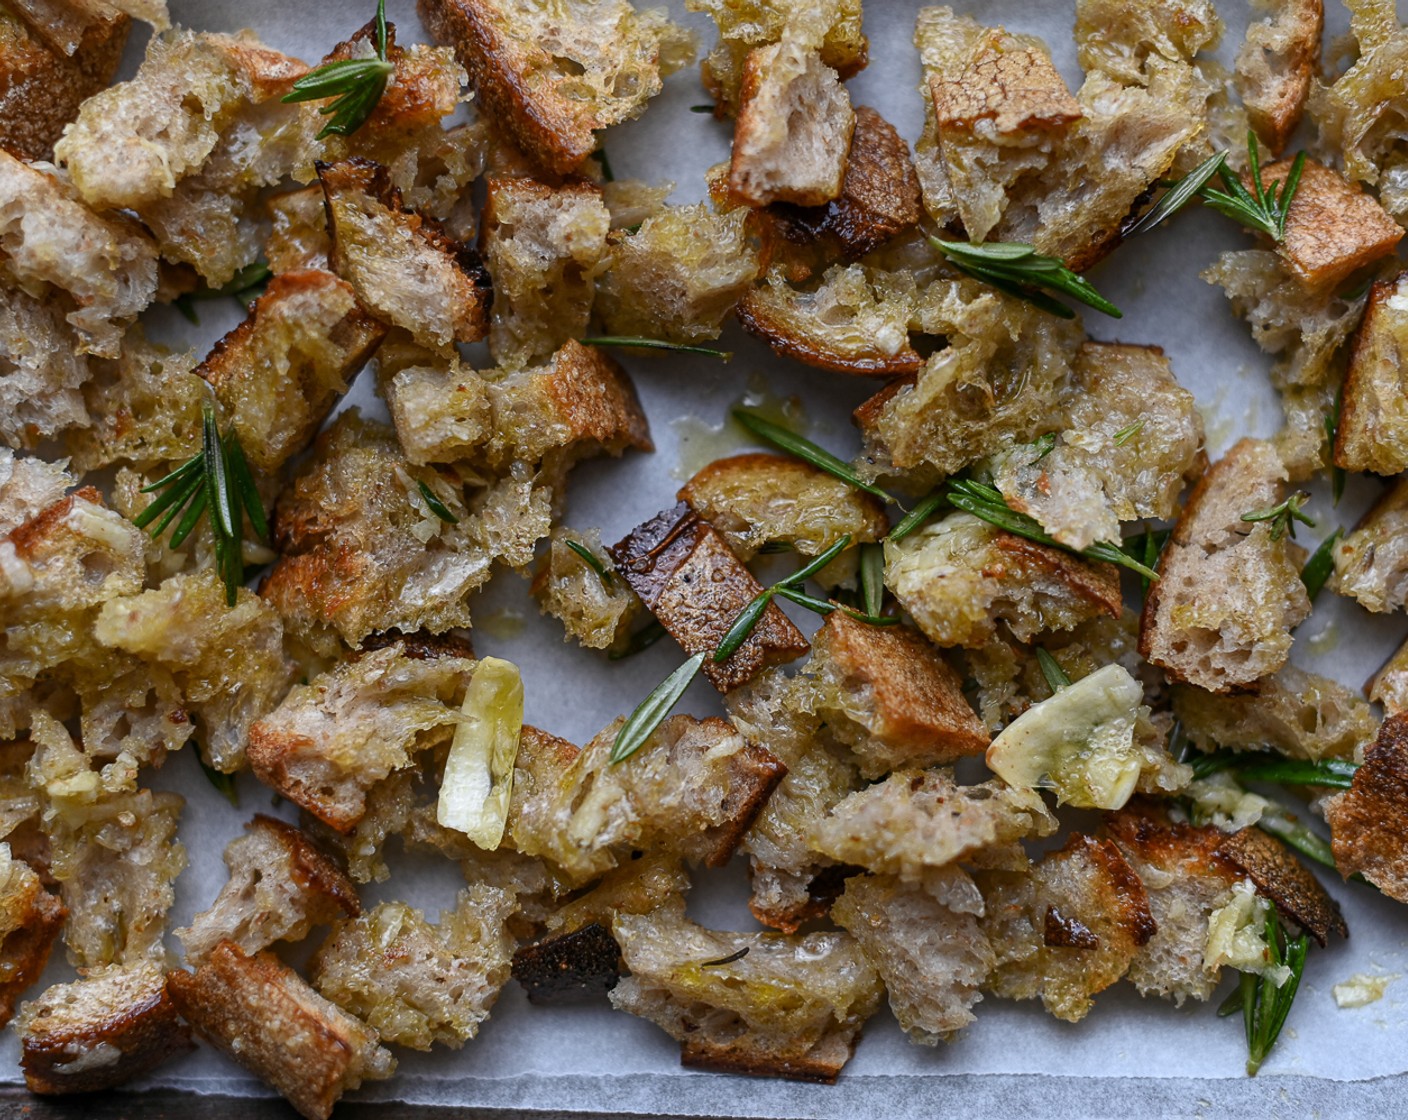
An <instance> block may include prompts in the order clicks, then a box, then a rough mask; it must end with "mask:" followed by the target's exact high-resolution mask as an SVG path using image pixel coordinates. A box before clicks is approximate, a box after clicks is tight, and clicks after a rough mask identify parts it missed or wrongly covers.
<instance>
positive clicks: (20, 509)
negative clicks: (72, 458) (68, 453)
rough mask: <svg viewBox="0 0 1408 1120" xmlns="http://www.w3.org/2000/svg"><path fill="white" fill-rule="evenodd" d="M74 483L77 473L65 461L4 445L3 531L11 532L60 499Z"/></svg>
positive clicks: (0, 452)
mask: <svg viewBox="0 0 1408 1120" xmlns="http://www.w3.org/2000/svg"><path fill="white" fill-rule="evenodd" d="M72 485H73V477H72V476H71V475H70V474H69V473H68V471H67V470H66V469H65V468H64V466H63V464H61V463H50V462H48V461H46V460H44V459H40V458H38V457H36V456H34V455H16V454H15V453H14V452H13V451H11V450H10V449H9V448H8V447H0V535H8V534H9V533H10V532H12V531H13V530H15V529H18V528H19V527H20V526H21V525H23V524H24V523H25V522H26V521H28V520H29V519H30V518H31V517H33V516H34V515H35V514H37V513H39V512H40V511H41V510H43V509H45V508H47V507H48V506H51V505H53V504H54V503H55V502H57V501H59V500H60V499H61V498H62V497H63V496H64V492H65V491H66V490H68V488H69V487H70V486H72Z"/></svg>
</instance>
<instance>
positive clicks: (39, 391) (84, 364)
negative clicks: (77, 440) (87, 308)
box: [0, 288, 91, 447]
mask: <svg viewBox="0 0 1408 1120" xmlns="http://www.w3.org/2000/svg"><path fill="white" fill-rule="evenodd" d="M64 312H65V309H64V308H63V307H62V306H60V305H59V304H58V303H57V302H56V301H50V302H47V303H46V302H43V301H41V300H38V299H35V298H34V297H33V296H30V295H27V294H25V293H24V292H21V291H16V290H12V289H10V288H3V289H0V442H3V443H6V444H8V445H9V446H11V447H36V446H38V445H39V444H40V443H42V442H43V441H44V440H46V439H50V438H52V437H54V436H56V435H58V434H59V433H60V432H62V431H64V430H65V429H67V428H76V427H83V426H84V425H86V424H87V423H88V413H87V411H86V409H85V408H84V404H83V394H82V392H81V391H80V390H81V387H82V385H83V383H84V382H85V381H87V380H88V378H89V377H90V376H91V371H90V369H89V363H88V360H87V359H86V358H85V357H84V356H83V355H82V354H80V353H79V352H78V348H79V342H78V336H77V335H76V334H75V333H74V331H73V328H72V327H70V326H69V324H68V322H67V321H66V320H65V318H64Z"/></svg>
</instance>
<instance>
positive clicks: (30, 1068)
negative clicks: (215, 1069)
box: [15, 961, 195, 1094]
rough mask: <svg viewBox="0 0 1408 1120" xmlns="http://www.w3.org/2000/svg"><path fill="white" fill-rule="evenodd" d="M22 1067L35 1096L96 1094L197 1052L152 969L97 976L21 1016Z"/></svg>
mask: <svg viewBox="0 0 1408 1120" xmlns="http://www.w3.org/2000/svg"><path fill="white" fill-rule="evenodd" d="M15 1025H16V1029H17V1030H18V1031H19V1034H20V1046H21V1055H20V1066H21V1067H22V1068H23V1070H24V1080H25V1084H26V1085H27V1086H28V1087H29V1091H30V1092H32V1093H45V1094H48V1093H95V1092H99V1091H101V1090H103V1089H113V1088H116V1087H117V1086H118V1085H121V1084H123V1083H124V1082H127V1081H131V1080H132V1079H133V1078H134V1077H140V1076H141V1075H142V1074H144V1073H148V1072H150V1071H151V1070H153V1069H155V1068H156V1067H157V1066H159V1065H161V1063H162V1062H164V1061H166V1060H167V1059H169V1058H174V1057H176V1056H177V1055H178V1054H184V1053H186V1052H187V1051H188V1050H194V1049H195V1044H194V1043H193V1042H192V1041H191V1032H190V1030H189V1029H188V1028H187V1026H186V1024H185V1023H183V1022H181V1019H180V1016H179V1015H178V1014H177V1011H176V1006H175V1004H173V1003H172V1001H171V998H170V996H169V995H168V994H167V989H166V976H165V974H164V972H163V970H162V968H161V967H160V966H159V965H157V964H154V963H152V962H150V961H144V962H142V963H140V964H134V965H128V966H123V967H119V966H116V965H113V966H109V967H106V968H100V969H96V970H94V971H92V972H90V973H88V974H87V975H86V976H84V977H83V978H82V979H80V980H76V981H74V982H73V983H71V984H55V985H54V986H53V987H52V988H49V989H48V990H47V991H46V992H44V994H43V995H41V996H40V997H39V998H38V999H36V1000H31V1001H30V1002H28V1003H26V1004H24V1005H23V1006H22V1007H21V1008H20V1015H19V1019H18V1020H17V1021H16V1024H15Z"/></svg>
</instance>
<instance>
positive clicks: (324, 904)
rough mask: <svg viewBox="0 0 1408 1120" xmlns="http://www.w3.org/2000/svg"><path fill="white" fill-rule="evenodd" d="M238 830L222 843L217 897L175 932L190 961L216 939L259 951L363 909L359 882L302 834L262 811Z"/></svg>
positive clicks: (199, 957) (201, 958) (210, 947)
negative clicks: (223, 875)
mask: <svg viewBox="0 0 1408 1120" xmlns="http://www.w3.org/2000/svg"><path fill="white" fill-rule="evenodd" d="M244 829H245V830H244V833H243V834H242V835H240V836H237V837H235V839H233V840H231V841H230V842H229V843H228V844H227V845H225V857H224V858H225V867H226V869H227V870H228V871H229V874H230V877H229V879H228V880H226V882H225V885H224V886H223V887H221V888H220V893H219V894H218V895H217V896H216V898H215V901H214V902H212V903H211V904H210V906H209V908H208V909H205V910H202V911H201V912H200V913H199V914H197V915H196V916H195V917H194V918H192V919H191V924H190V925H189V926H187V927H186V928H184V929H178V930H176V931H175V932H176V936H177V937H178V938H179V939H180V941H181V944H182V945H183V946H185V949H186V960H187V961H189V962H190V963H191V964H194V965H199V964H201V963H202V962H204V960H205V959H206V958H207V957H208V956H209V955H210V953H211V950H213V949H214V948H215V946H216V945H218V944H219V943H220V942H222V941H229V942H231V943H233V944H235V945H237V946H239V948H240V950H241V951H242V952H244V953H257V952H259V951H260V950H261V949H267V948H268V947H269V946H270V945H272V944H273V943H274V942H276V941H301V940H302V939H303V938H304V937H307V936H308V931H309V930H310V929H312V928H313V926H315V925H324V924H328V923H331V922H333V921H334V920H335V919H337V918H341V917H344V916H346V917H352V918H355V917H356V916H357V915H358V914H360V913H361V909H362V907H361V903H360V902H359V901H358V899H357V888H356V887H355V886H353V885H352V882H351V880H349V879H348V878H347V876H346V875H345V874H344V873H343V871H342V869H341V868H339V867H338V866H337V864H336V863H335V862H334V861H333V860H332V858H331V857H330V856H328V855H327V854H326V853H324V852H323V851H322V850H321V849H319V848H318V846H317V845H316V844H314V843H313V841H312V840H311V839H310V838H309V836H308V835H307V833H305V832H303V831H301V830H300V829H297V828H295V827H294V826H293V825H291V824H286V823H285V822H283V821H280V820H275V819H274V818H273V817H266V816H265V815H264V814H263V813H259V814H256V815H255V817H254V819H253V820H251V821H249V822H247V823H246V824H245V826H244Z"/></svg>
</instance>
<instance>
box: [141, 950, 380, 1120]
mask: <svg viewBox="0 0 1408 1120" xmlns="http://www.w3.org/2000/svg"><path fill="white" fill-rule="evenodd" d="M167 990H168V992H169V993H170V995H171V999H172V1001H173V1002H174V1003H175V1004H176V1008H177V1010H178V1011H180V1013H181V1016H182V1018H184V1019H185V1020H186V1021H187V1022H188V1023H190V1024H191V1026H192V1027H194V1028H195V1031H196V1033H197V1034H198V1035H200V1036H201V1038H203V1039H205V1041H206V1042H208V1043H210V1044H211V1045H212V1046H214V1047H215V1048H216V1049H218V1050H221V1051H223V1052H224V1053H225V1054H226V1055H227V1056H228V1057H230V1058H231V1059H233V1060H234V1061H236V1062H238V1063H239V1064H240V1065H242V1066H244V1067H245V1069H247V1070H249V1071H250V1072H251V1073H253V1074H254V1075H255V1076H257V1077H258V1078H260V1079H261V1080H262V1081H264V1082H265V1083H266V1084H267V1085H269V1086H270V1087H271V1088H272V1089H274V1091H275V1092H277V1093H279V1094H280V1095H281V1096H282V1097H283V1098H284V1099H285V1100H286V1101H288V1103H289V1104H291V1105H292V1106H293V1107H294V1108H295V1109H297V1110H298V1112H299V1113H301V1114H302V1115H303V1116H306V1117H308V1118H309V1120H327V1118H328V1116H329V1115H331V1113H332V1108H333V1105H334V1104H336V1103H337V1100H338V1098H339V1097H341V1096H342V1094H343V1093H344V1092H346V1091H347V1090H348V1089H356V1088H357V1087H358V1086H360V1085H361V1084H362V1082H363V1081H381V1080H384V1079H386V1078H388V1077H390V1076H391V1074H392V1073H393V1072H394V1071H395V1069H396V1059H394V1058H393V1057H392V1056H391V1054H390V1053H389V1052H388V1051H387V1050H386V1049H384V1048H383V1047H382V1046H381V1045H380V1044H379V1043H378V1041H377V1036H376V1032H375V1031H373V1030H371V1028H369V1027H367V1026H366V1025H365V1024H364V1023H361V1022H359V1021H358V1020H357V1019H354V1018H353V1017H352V1016H351V1015H348V1014H347V1013H346V1012H344V1011H342V1010H341V1009H339V1008H338V1007H337V1006H336V1005H335V1004H332V1003H330V1002H328V1001H327V1000H326V999H324V998H323V997H322V996H320V995H319V994H318V993H317V992H315V991H314V990H313V989H312V988H311V987H309V986H308V984H307V983H306V982H305V981H304V980H302V979H301V978H300V977H299V975H298V974H297V973H296V972H294V971H293V969H291V968H289V967H288V966H287V965H284V964H281V963H280V962H279V960H278V958H277V957H275V956H274V955H273V954H272V953H259V954H258V955H256V956H252V957H251V956H247V955H246V954H245V953H243V952H241V950H240V948H239V946H237V945H234V944H233V943H231V942H228V941H225V942H221V943H220V944H219V945H217V946H216V947H215V949H214V951H213V952H212V953H211V954H210V958H209V960H207V961H206V963H205V964H203V965H201V966H200V968H198V969H197V970H196V971H195V972H193V973H192V972H185V971H176V972H173V973H172V974H171V975H170V976H169V977H168V978H167Z"/></svg>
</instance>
